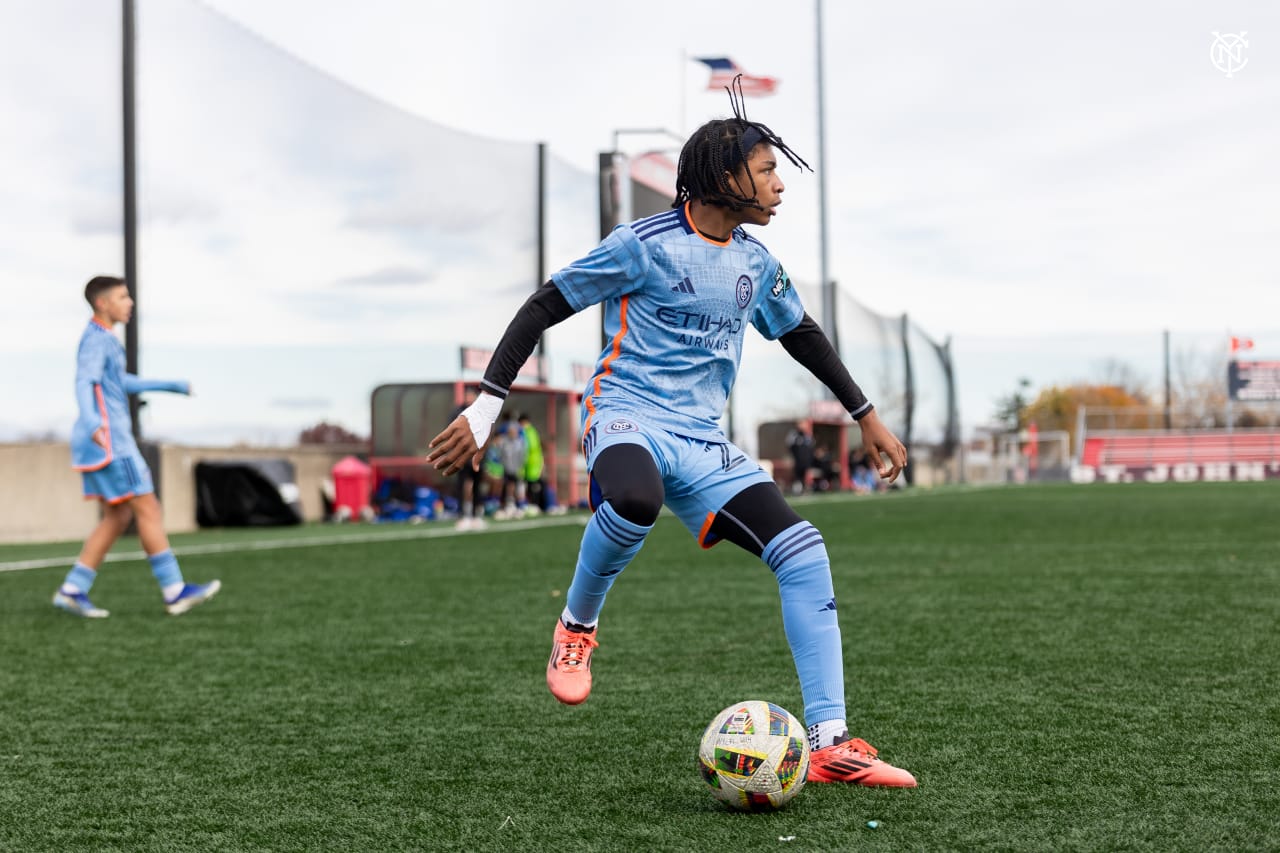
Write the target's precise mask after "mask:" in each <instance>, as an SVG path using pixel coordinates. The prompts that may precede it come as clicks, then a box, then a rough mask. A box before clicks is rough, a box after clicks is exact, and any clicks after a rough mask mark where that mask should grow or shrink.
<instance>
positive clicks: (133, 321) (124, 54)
mask: <svg viewBox="0 0 1280 853" xmlns="http://www.w3.org/2000/svg"><path fill="white" fill-rule="evenodd" d="M120 35H121V43H120V48H121V49H120V55H121V59H122V63H121V75H120V77H121V89H122V95H123V99H122V108H123V125H124V279H125V281H126V282H128V284H129V292H130V294H131V295H132V296H133V313H132V314H131V315H129V322H128V323H126V324H125V327H124V360H125V370H126V371H128V372H129V373H132V374H134V375H135V376H136V375H137V374H138V314H139V313H140V309H139V303H140V300H139V298H138V192H137V190H138V186H137V185H138V176H137V170H136V162H137V156H136V155H137V143H136V137H135V124H136V123H135V120H134V55H133V54H134V42H135V41H136V39H135V38H134V0H121V26H120ZM140 408H141V406H140V403H139V400H138V395H137V394H130V395H129V415H130V419H131V420H132V421H133V437H134V439H135V440H140V439H141V438H142V419H141V418H140V417H138V412H139V409H140Z"/></svg>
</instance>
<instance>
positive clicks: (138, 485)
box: [53, 276, 222, 619]
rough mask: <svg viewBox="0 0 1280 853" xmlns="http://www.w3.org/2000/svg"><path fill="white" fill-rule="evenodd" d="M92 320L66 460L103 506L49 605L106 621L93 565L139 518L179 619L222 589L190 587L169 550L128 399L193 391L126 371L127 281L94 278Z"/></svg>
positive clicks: (88, 291) (89, 288)
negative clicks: (120, 328)
mask: <svg viewBox="0 0 1280 853" xmlns="http://www.w3.org/2000/svg"><path fill="white" fill-rule="evenodd" d="M84 298H85V299H86V300H87V301H88V302H89V305H90V306H92V308H93V319H91V320H90V321H89V325H88V327H87V328H86V329H85V330H84V334H83V335H82V336H81V337H80V349H79V353H78V355H77V360H76V404H77V406H78V407H79V410H80V414H79V417H78V418H77V419H76V423H75V426H74V427H72V430H71V461H72V465H73V466H74V467H75V468H76V469H77V470H79V471H80V472H81V475H82V478H83V480H84V496H85V497H86V498H97V499H98V500H99V501H101V502H102V504H103V509H102V520H101V521H100V522H98V526H97V527H95V528H94V530H93V532H92V533H90V534H89V538H88V539H86V540H85V543H84V546H83V547H82V548H81V550H80V557H79V558H78V559H77V560H76V564H75V566H74V567H72V569H71V571H70V572H68V573H67V577H66V580H64V581H63V582H62V586H60V587H59V588H58V591H57V592H55V593H54V594H53V604H54V606H55V607H59V608H61V609H63V610H66V611H68V612H70V613H74V614H76V615H77V616H85V617H89V618H97V619H100V618H103V617H105V616H107V615H108V613H107V611H106V610H103V609H102V608H100V607H95V606H94V604H93V602H92V601H90V600H89V590H90V588H91V587H92V586H93V582H94V580H96V579H97V576H98V567H99V566H101V565H102V560H103V558H104V557H105V556H106V555H107V551H109V550H111V546H112V545H113V544H114V543H115V541H116V539H118V538H119V537H120V535H121V534H122V533H124V532H125V530H126V529H127V528H128V526H129V522H130V520H132V519H137V523H138V537H139V538H140V539H141V540H142V549H143V550H144V551H145V552H146V554H147V560H148V562H150V563H151V572H152V574H154V575H155V578H156V581H157V582H158V583H159V584H160V591H161V594H162V596H163V597H164V605H165V610H167V611H168V612H169V613H171V614H174V615H177V614H179V613H185V612H187V611H188V610H190V609H191V608H192V607H195V606H196V605H197V604H201V603H202V602H205V601H208V600H209V599H210V598H212V597H213V596H214V595H215V594H216V593H217V592H218V590H219V589H221V587H222V584H221V583H220V582H219V581H216V580H215V581H211V582H209V583H207V584H188V583H185V582H184V581H183V579H182V571H181V569H179V568H178V558H177V557H175V556H174V554H173V551H172V550H171V549H170V548H169V537H168V536H167V535H166V534H165V532H164V519H163V516H162V514H161V510H160V502H159V501H157V500H156V496H155V488H154V486H153V485H152V482H151V471H150V469H149V468H148V467H147V463H146V462H145V461H144V460H143V458H142V454H140V453H139V452H138V445H137V444H136V443H135V442H134V439H133V421H132V419H131V417H130V415H129V395H130V394H136V393H140V392H142V391H172V392H174V393H177V394H190V393H191V386H190V385H189V384H188V383H186V382H156V381H151V382H148V381H144V380H141V379H139V378H138V377H136V376H134V375H133V374H131V373H126V372H125V354H124V347H123V346H121V344H120V341H119V340H118V339H117V338H116V336H115V335H114V334H113V333H112V331H111V330H112V328H113V327H114V326H115V324H116V323H124V322H127V321H128V319H129V316H130V315H131V314H132V313H133V297H131V296H130V295H129V288H128V287H127V286H126V285H125V283H124V279H120V278H113V277H111V276H97V277H96V278H93V279H90V281H89V283H88V284H87V285H85V289H84Z"/></svg>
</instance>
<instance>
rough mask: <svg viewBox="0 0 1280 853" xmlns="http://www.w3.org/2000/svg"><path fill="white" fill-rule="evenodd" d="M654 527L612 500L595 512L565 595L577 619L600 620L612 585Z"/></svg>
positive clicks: (587, 622)
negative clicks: (623, 511) (631, 518)
mask: <svg viewBox="0 0 1280 853" xmlns="http://www.w3.org/2000/svg"><path fill="white" fill-rule="evenodd" d="M652 529H653V525H652V524H650V525H648V526H645V527H642V526H640V525H639V524H633V523H632V522H630V521H627V520H626V519H625V518H623V517H622V516H620V515H618V514H617V513H616V512H614V511H613V507H612V506H611V505H610V504H609V502H608V501H605V502H604V503H603V504H601V505H600V507H599V508H598V509H597V510H596V511H595V513H594V514H593V515H592V516H591V520H590V521H588V522H587V529H586V531H585V532H584V533H583V534H582V546H581V548H579V550H578V566H577V568H576V569H574V572H573V583H572V584H570V585H569V594H568V595H566V596H565V606H566V607H567V608H568V610H569V612H570V613H572V614H573V618H574V619H575V620H576V621H578V622H579V623H580V624H582V625H586V626H588V627H590V626H592V625H594V624H595V623H596V620H597V619H599V618H600V608H602V607H603V606H604V597H605V596H606V595H607V594H608V593H609V587H611V586H613V582H614V580H616V579H617V577H618V573H619V572H621V571H622V570H623V569H625V568H626V567H627V563H630V562H631V560H632V559H633V558H634V557H635V555H636V554H637V553H638V552H639V551H640V546H641V545H643V544H644V537H645V536H647V535H648V533H649V531H650V530H652Z"/></svg>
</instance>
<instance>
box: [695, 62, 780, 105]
mask: <svg viewBox="0 0 1280 853" xmlns="http://www.w3.org/2000/svg"><path fill="white" fill-rule="evenodd" d="M694 58H695V59H696V60H697V61H698V62H701V63H702V64H703V65H705V66H707V67H708V68H710V69H711V80H710V81H709V82H708V83H707V88H708V89H723V88H724V87H725V86H728V85H730V84H731V83H733V78H734V77H737V76H738V75H739V74H741V75H742V94H744V95H772V94H773V93H774V90H776V89H777V88H778V78H777V77H757V76H756V75H754V74H747V73H746V72H745V71H743V70H742V69H741V68H739V67H738V63H736V62H734V61H733V60H732V59H730V58H729V57H727V56H712V57H705V56H698V57H694Z"/></svg>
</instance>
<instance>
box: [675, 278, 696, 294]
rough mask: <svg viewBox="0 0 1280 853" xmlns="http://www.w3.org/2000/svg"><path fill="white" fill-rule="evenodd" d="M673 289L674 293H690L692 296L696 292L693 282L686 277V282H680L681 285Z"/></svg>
mask: <svg viewBox="0 0 1280 853" xmlns="http://www.w3.org/2000/svg"><path fill="white" fill-rule="evenodd" d="M671 289H672V290H673V291H675V292H676V293H690V294H692V293H693V292H694V290H693V282H691V281H689V276H685V277H684V281H682V282H680V283H679V284H677V285H676V286H675V287H673V288H671Z"/></svg>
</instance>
